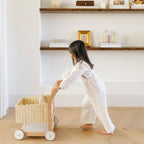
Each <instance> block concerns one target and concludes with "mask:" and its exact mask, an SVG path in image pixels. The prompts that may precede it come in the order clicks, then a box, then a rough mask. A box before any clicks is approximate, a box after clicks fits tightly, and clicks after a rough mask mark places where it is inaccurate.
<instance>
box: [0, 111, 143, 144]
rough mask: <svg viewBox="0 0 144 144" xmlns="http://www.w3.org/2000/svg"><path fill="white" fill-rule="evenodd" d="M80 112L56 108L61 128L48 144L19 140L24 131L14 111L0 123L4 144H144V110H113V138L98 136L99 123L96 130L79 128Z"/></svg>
mask: <svg viewBox="0 0 144 144" xmlns="http://www.w3.org/2000/svg"><path fill="white" fill-rule="evenodd" d="M80 110H81V109H80V108H56V115H57V117H58V118H59V124H58V125H57V127H56V128H55V133H56V138H55V140H54V141H51V142H49V141H47V140H45V138H44V137H26V138H24V139H23V140H20V141H18V140H15V138H14V132H15V130H16V129H17V128H21V125H20V124H16V123H15V115H14V108H9V110H8V114H7V116H6V117H4V119H2V120H0V144H47V143H52V144H144V108H109V114H110V117H111V119H112V121H113V123H114V124H115V126H116V130H115V133H114V135H113V136H106V135H100V134H98V132H97V130H98V129H100V128H103V127H102V125H101V124H100V122H99V121H98V119H97V121H96V124H95V130H93V131H82V130H81V129H80V128H79V125H80V122H79V119H80Z"/></svg>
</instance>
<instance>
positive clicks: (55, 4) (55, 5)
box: [50, 0, 62, 8]
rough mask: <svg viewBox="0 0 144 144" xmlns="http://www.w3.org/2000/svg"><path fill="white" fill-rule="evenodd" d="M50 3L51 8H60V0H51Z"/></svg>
mask: <svg viewBox="0 0 144 144" xmlns="http://www.w3.org/2000/svg"><path fill="white" fill-rule="evenodd" d="M50 3H51V6H52V7H53V8H60V6H61V3H62V0H51V1H50Z"/></svg>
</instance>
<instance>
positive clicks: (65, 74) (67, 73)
mask: <svg viewBox="0 0 144 144" xmlns="http://www.w3.org/2000/svg"><path fill="white" fill-rule="evenodd" d="M72 68H73V67H71V68H69V69H68V70H67V71H66V72H65V73H64V74H63V75H62V76H61V80H64V79H65V78H66V77H68V76H69V74H70V73H71V70H72Z"/></svg>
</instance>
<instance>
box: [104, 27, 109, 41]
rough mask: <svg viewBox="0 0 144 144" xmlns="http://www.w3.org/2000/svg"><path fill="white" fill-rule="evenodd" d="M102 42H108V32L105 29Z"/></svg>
mask: <svg viewBox="0 0 144 144" xmlns="http://www.w3.org/2000/svg"><path fill="white" fill-rule="evenodd" d="M103 43H109V34H108V30H107V29H106V30H105V31H104V32H103Z"/></svg>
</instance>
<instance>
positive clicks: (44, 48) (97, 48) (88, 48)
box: [40, 47, 144, 50]
mask: <svg viewBox="0 0 144 144" xmlns="http://www.w3.org/2000/svg"><path fill="white" fill-rule="evenodd" d="M40 50H68V48H58V47H41V48H40ZM87 50H144V47H121V48H102V47H87Z"/></svg>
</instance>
